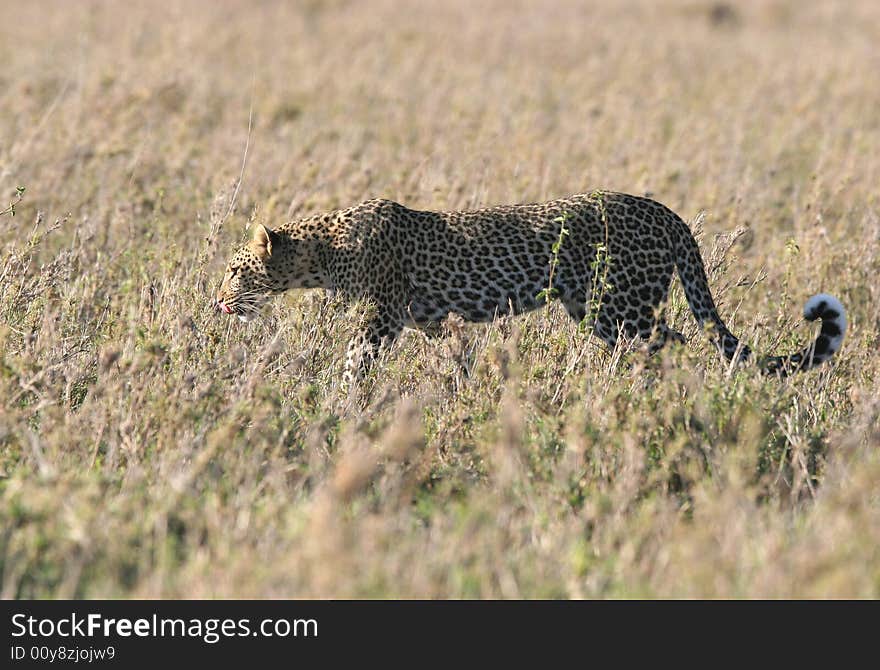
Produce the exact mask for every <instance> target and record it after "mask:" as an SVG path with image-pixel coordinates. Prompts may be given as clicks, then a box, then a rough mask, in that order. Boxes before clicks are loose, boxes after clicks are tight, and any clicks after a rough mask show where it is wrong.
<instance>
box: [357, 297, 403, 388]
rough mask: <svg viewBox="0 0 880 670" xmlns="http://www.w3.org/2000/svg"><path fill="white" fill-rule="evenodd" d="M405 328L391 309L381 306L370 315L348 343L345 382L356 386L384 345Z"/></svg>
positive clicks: (392, 340) (387, 344) (389, 342)
mask: <svg viewBox="0 0 880 670" xmlns="http://www.w3.org/2000/svg"><path fill="white" fill-rule="evenodd" d="M401 330H403V319H402V318H400V317H399V316H398V315H396V314H394V312H393V311H392V310H390V309H383V308H379V309H377V310H376V311H375V312H374V313H372V314H370V315H368V316H367V317H366V319H365V321H364V323H363V324H362V326H361V327H360V328H359V329H358V331H357V332H356V333H355V335H354V337H352V338H351V341H350V342H349V344H348V352H347V354H346V357H345V373H344V375H343V378H342V380H343V384H344V386H345V387H346V388H349V389H351V388H354V386H355V385H356V384H357V383H359V382H360V381H361V380H363V378H364V377H365V376H366V374H367V373H368V372H369V370H370V367H371V366H372V365H373V362H374V361H375V360H376V357H377V356H378V355H379V352H380V350H381V349H382V348H383V347H387V346H389V345H391V343H392V342H394V340H395V339H397V336H398V335H400V331H401Z"/></svg>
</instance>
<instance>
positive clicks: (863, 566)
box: [0, 0, 880, 598]
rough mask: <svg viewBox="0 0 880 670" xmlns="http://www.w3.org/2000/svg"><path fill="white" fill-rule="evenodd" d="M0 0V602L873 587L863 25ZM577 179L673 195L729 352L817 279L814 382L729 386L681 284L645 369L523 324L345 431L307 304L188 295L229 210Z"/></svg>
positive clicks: (589, 6)
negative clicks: (668, 326)
mask: <svg viewBox="0 0 880 670" xmlns="http://www.w3.org/2000/svg"><path fill="white" fill-rule="evenodd" d="M725 7H726V9H725ZM0 9H2V15H3V21H2V23H0V62H2V63H3V68H2V70H0V195H2V197H3V200H2V203H0V209H3V208H5V206H6V203H7V202H11V201H13V200H15V199H16V195H15V189H16V187H17V186H19V185H21V186H24V187H25V188H26V191H25V193H24V197H23V200H22V201H21V202H20V203H18V205H17V206H16V208H15V214H16V215H15V217H12V216H10V214H9V213H6V214H5V215H2V216H0V249H2V251H0V254H2V255H0V396H2V398H3V402H2V406H0V594H2V596H3V597H4V598H16V597H65V596H67V597H69V596H81V597H102V596H104V597H172V598H174V597H234V596H240V597H248V596H255V597H413V596H419V597H569V598H581V597H633V596H643V597H660V596H674V597H691V596H707V597H752V596H766V597H780V596H807V597H813V596H819V597H826V596H856V597H877V596H878V595H880V497H878V483H880V430H878V413H880V392H878V390H877V384H876V380H877V379H878V377H880V363H878V346H880V344H878V331H880V282H878V275H880V252H878V242H880V113H878V110H880V86H878V77H877V73H878V72H880V48H878V46H877V45H878V43H880V6H878V5H877V3H875V2H869V1H865V2H855V1H852V2H798V1H796V0H789V1H784V0H767V1H754V2H742V3H731V4H730V5H721V4H719V3H706V2H700V1H698V0H676V1H667V2H647V1H645V2H641V1H632V2H616V1H612V0H599V1H597V2H569V1H560V2H553V3H550V2H547V3H537V2H526V1H521V2H508V1H502V0H496V1H491V2H480V3H474V2H472V1H471V0H461V1H460V2H459V1H458V0H456V1H454V2H447V1H444V2H430V3H429V2H424V3H392V2H389V1H381V0H379V1H370V2H344V1H340V2H333V1H329V0H328V1H325V2H322V1H321V0H311V1H309V2H300V3H281V2H272V1H268V0H267V1H264V2H244V1H242V2H234V1H223V2H208V1H205V2H198V3H197V2H168V3H159V2H145V3H135V2H126V3H117V2H86V1H82V2H47V1H31V2H27V3H21V2H15V3H13V2H2V3H0ZM251 110H252V115H251ZM249 118H250V119H251V131H250V134H249V133H248V123H249ZM248 137H249V142H248ZM246 143H247V144H248V148H247V156H246V158H247V161H246V166H245V169H244V171H243V180H242V181H241V183H240V184H239V177H240V176H241V175H242V164H243V158H244V157H245V146H246ZM239 186H240V188H239ZM594 188H607V189H615V190H623V191H628V192H633V193H644V192H651V193H653V194H654V197H655V198H657V199H659V200H661V201H662V202H664V203H666V204H667V205H669V206H670V207H672V208H673V209H675V210H677V211H678V212H680V213H681V214H682V216H683V217H685V218H686V219H690V220H694V219H696V218H697V217H698V215H699V213H700V212H705V219H704V222H703V225H702V227H703V229H704V232H703V234H702V237H701V242H702V246H703V249H704V253H705V255H706V257H707V259H710V260H709V265H710V269H711V283H712V286H713V290H714V291H715V294H716V298H717V300H718V302H719V303H720V306H721V310H722V314H723V316H724V317H725V319H726V320H727V321H728V325H730V326H731V328H732V329H733V330H734V331H735V332H737V333H739V334H741V335H742V336H744V337H745V338H746V340H747V341H749V342H750V343H751V344H752V345H753V346H754V347H755V348H756V349H757V350H758V351H760V352H768V351H771V350H773V351H776V350H779V351H782V350H793V349H794V348H796V347H797V346H799V345H800V344H803V343H804V342H806V341H808V340H809V339H810V338H811V337H812V335H813V330H812V329H811V328H810V327H808V326H807V325H805V324H804V323H803V322H802V321H801V320H800V316H799V315H800V310H801V306H802V303H803V301H804V300H805V299H806V298H807V297H808V296H810V295H812V294H813V293H816V292H818V291H820V290H824V291H828V292H833V293H835V294H837V295H839V296H840V297H841V299H842V300H843V301H844V303H845V304H846V306H847V308H848V310H849V314H850V322H851V328H850V331H849V333H848V337H847V340H846V343H845V345H844V348H843V350H842V351H841V352H840V354H839V356H838V357H837V359H836V360H835V362H834V363H833V364H832V365H829V366H826V367H825V368H823V369H821V370H819V371H816V372H811V373H809V374H805V375H801V376H798V377H796V378H792V379H790V380H787V381H785V382H780V381H778V380H774V379H767V378H762V377H759V376H758V375H756V374H755V372H754V371H753V370H750V369H744V370H739V371H731V370H729V369H728V368H727V367H726V366H724V365H722V364H721V363H720V362H719V361H718V359H717V357H716V356H715V355H714V353H713V350H712V349H711V347H710V346H709V345H708V344H707V343H706V340H705V338H704V337H703V336H702V335H701V334H700V333H698V332H696V328H695V326H694V325H693V321H692V319H691V318H690V316H689V314H688V312H687V309H686V306H685V305H684V302H683V298H682V294H681V291H680V288H678V286H677V285H676V288H675V289H674V291H673V296H672V304H671V308H670V312H671V316H672V321H673V325H674V326H676V327H677V328H679V329H682V330H684V332H685V333H686V335H688V337H689V338H690V339H691V343H690V344H689V345H688V346H687V347H684V348H676V349H672V350H670V351H669V352H667V353H666V354H664V356H661V357H658V358H657V359H656V360H650V361H646V360H645V359H644V358H642V357H640V356H639V355H638V354H626V352H623V351H617V352H612V353H609V352H607V351H605V350H604V349H603V348H602V347H601V346H599V345H598V344H597V342H596V341H595V340H590V339H587V338H586V337H585V336H584V335H583V334H582V333H579V332H578V330H577V328H576V327H575V326H574V325H572V324H569V323H568V320H567V317H566V316H565V315H564V314H563V313H562V312H561V310H559V309H557V308H556V306H552V307H551V308H549V309H548V310H545V311H543V312H540V313H534V314H532V315H530V316H528V317H526V318H522V319H515V320H503V321H500V322H498V323H495V324H493V325H491V326H461V325H460V324H451V325H450V331H451V332H450V335H449V336H448V337H447V338H445V339H439V340H428V339H425V338H424V337H423V336H422V335H420V334H416V333H410V334H408V335H407V337H405V338H404V339H403V341H402V342H401V343H400V344H399V346H397V347H396V348H395V349H394V350H393V351H392V352H391V353H390V354H389V355H388V356H387V357H386V359H385V361H384V363H383V365H382V366H381V367H380V368H379V369H378V370H376V371H375V374H373V375H372V377H371V378H370V380H369V382H368V390H369V392H370V396H369V402H368V404H367V405H366V407H364V408H362V409H360V408H356V407H352V406H350V405H347V404H346V401H345V397H344V395H343V394H342V393H341V392H340V388H339V377H340V372H341V369H342V362H343V361H342V358H343V357H342V352H343V351H344V347H345V342H346V339H347V337H348V334H349V332H350V331H351V326H352V318H351V315H346V314H345V313H341V312H340V311H339V310H338V309H337V306H336V305H334V304H332V303H331V302H328V300H327V299H326V298H325V297H323V295H321V294H319V293H315V292H311V293H306V292H302V293H296V294H291V295H289V296H286V297H285V298H283V299H279V300H277V301H275V302H274V303H273V305H272V308H271V309H270V313H269V314H268V316H267V318H266V319H264V320H263V321H261V322H258V323H254V324H249V325H246V326H244V325H240V324H238V323H237V322H233V321H231V320H229V319H226V318H221V317H219V316H217V315H215V314H213V313H212V312H211V310H210V302H209V301H210V296H211V294H212V292H213V290H214V289H215V287H216V282H217V281H218V280H219V273H220V272H221V270H222V267H223V264H224V260H225V257H226V255H227V254H228V252H229V250H230V249H231V248H232V247H233V246H234V245H235V244H236V243H238V242H239V241H240V240H241V239H242V237H243V235H244V234H245V228H246V227H247V225H248V223H249V222H262V223H266V224H268V225H274V224H277V223H279V222H281V221H284V220H285V219H287V218H289V217H295V216H297V215H302V214H306V213H311V212H315V211H321V210H326V209H329V208H333V207H337V206H347V205H350V204H353V203H355V202H357V201H360V200H363V199H366V198H369V197H376V196H384V197H389V198H393V199H397V200H399V201H401V202H404V203H406V204H408V205H411V206H414V207H423V208H465V207H472V206H478V205H487V204H497V203H511V202H524V201H535V200H541V199H546V198H551V197H554V196H562V195H566V194H569V193H573V192H582V191H586V190H590V189H594ZM743 227H745V228H747V229H748V232H747V233H746V234H743V235H734V234H732V233H733V232H734V231H736V230H737V229H739V228H743ZM548 260H549V259H548Z"/></svg>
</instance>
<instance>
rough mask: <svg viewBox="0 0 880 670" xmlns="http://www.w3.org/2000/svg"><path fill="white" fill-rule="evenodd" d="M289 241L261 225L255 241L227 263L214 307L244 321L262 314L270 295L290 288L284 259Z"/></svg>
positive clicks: (241, 249) (242, 248)
mask: <svg viewBox="0 0 880 670" xmlns="http://www.w3.org/2000/svg"><path fill="white" fill-rule="evenodd" d="M286 243H287V240H285V239H284V238H283V236H282V235H280V234H279V233H276V232H275V231H273V230H271V229H269V228H267V227H266V226H263V225H258V226H257V227H256V228H255V229H254V235H253V237H252V238H251V240H250V241H249V242H248V243H247V244H245V245H244V246H243V247H241V248H240V249H239V250H238V251H236V252H235V254H234V255H233V256H232V259H231V260H230V261H229V263H228V264H227V266H226V272H225V273H224V274H223V281H222V282H221V284H220V289H219V290H218V291H217V301H216V302H215V303H214V307H215V308H216V309H217V310H218V311H221V312H224V313H225V314H235V315H236V316H237V317H238V318H239V319H241V320H242V321H251V320H252V319H254V318H255V317H256V316H258V315H259V313H260V308H261V307H262V306H263V304H265V302H266V301H267V300H268V299H269V296H270V295H272V294H274V293H281V292H282V291H284V290H285V289H287V288H288V285H287V282H286V281H285V278H284V272H283V270H284V263H283V261H282V258H281V257H282V256H283V253H282V252H283V251H285V250H286V249H285V247H286Z"/></svg>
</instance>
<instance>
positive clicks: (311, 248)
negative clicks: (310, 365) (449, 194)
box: [216, 191, 846, 379]
mask: <svg viewBox="0 0 880 670" xmlns="http://www.w3.org/2000/svg"><path fill="white" fill-rule="evenodd" d="M675 269H677V270H678V273H679V276H680V278H681V281H682V284H683V286H684V292H685V296H686V297H687V301H688V304H689V305H690V308H691V310H692V312H693V314H694V316H695V317H696V319H697V321H698V323H699V324H701V325H707V326H709V327H710V329H711V331H712V332H713V333H714V338H715V342H716V345H717V347H718V349H719V350H720V351H721V352H722V353H723V354H724V355H725V356H726V357H727V358H728V359H732V358H734V357H737V358H738V359H746V358H749V357H750V354H751V352H750V350H749V348H748V347H747V346H744V345H742V344H741V343H740V342H739V340H738V339H737V338H736V337H735V336H734V335H733V334H732V333H731V332H730V331H729V330H728V328H727V326H726V325H725V324H724V322H723V321H722V320H721V317H720V316H719V315H718V310H717V309H716V307H715V302H714V300H713V299H712V294H711V292H710V291H709V285H708V282H707V280H706V273H705V270H704V267H703V261H702V258H701V256H700V251H699V247H698V246H697V243H696V241H695V240H694V237H693V235H692V234H691V231H690V229H689V228H688V226H687V224H685V222H684V221H683V220H682V219H681V218H680V217H679V216H678V215H676V214H675V213H674V212H672V211H671V210H669V209H668V208H666V207H665V206H663V205H661V204H660V203H658V202H655V201H653V200H650V199H648V198H642V197H637V196H632V195H626V194H622V193H611V192H606V191H594V192H592V193H587V194H581V195H573V196H570V197H568V198H561V199H558V200H552V201H549V202H544V203H540V204H527V205H513V206H502V207H491V208H487V209H480V210H474V211H455V212H434V211H416V210H412V209H409V208H407V207H404V206H403V205H401V204H398V203H396V202H392V201H390V200H381V199H377V200H368V201H366V202H364V203H361V204H359V205H356V206H354V207H351V208H348V209H343V210H338V211H334V212H330V213H327V214H321V215H317V216H312V217H309V218H305V219H301V220H298V221H292V222H289V223H286V224H284V225H282V226H280V227H279V228H278V229H277V230H270V229H268V228H266V227H264V226H258V227H257V228H256V230H255V234H254V237H253V239H252V240H251V241H250V242H249V243H248V244H247V245H245V246H244V247H243V248H242V249H240V250H239V251H238V252H237V253H236V254H235V255H234V256H233V258H232V260H231V261H230V262H229V264H228V266H227V268H226V273H225V275H224V277H223V281H222V284H221V287H220V290H219V292H218V294H217V301H216V306H217V308H218V309H220V310H221V311H224V312H226V313H228V314H236V315H238V316H239V317H240V318H242V319H243V320H249V319H250V318H252V317H253V316H255V315H256V314H257V313H258V312H259V308H260V306H261V305H262V303H263V302H265V300H266V299H267V297H268V296H269V295H271V294H276V293H280V292H283V291H286V290H288V289H291V288H325V289H332V290H335V291H338V292H340V293H341V294H342V295H343V296H344V297H345V298H346V299H347V300H349V301H355V300H358V299H367V300H368V301H369V302H370V303H371V305H372V308H373V309H372V311H371V312H370V316H369V318H368V319H367V320H366V323H365V324H364V326H363V328H362V329H361V330H360V331H359V332H358V334H357V336H356V337H355V338H354V339H353V341H352V342H351V344H350V346H349V352H348V359H347V362H346V370H347V376H348V378H349V379H351V378H352V377H353V376H357V375H360V374H363V372H364V371H365V370H366V369H367V368H368V367H369V365H370V363H371V361H372V360H373V359H374V357H375V356H376V353H377V352H378V350H379V348H380V346H382V345H383V344H387V343H390V342H391V341H393V340H394V339H395V338H396V337H397V336H398V334H399V333H400V332H401V330H402V329H403V328H404V327H414V328H421V329H425V330H429V331H434V330H436V329H438V326H439V323H440V321H441V320H442V319H444V318H445V317H446V316H447V315H448V314H449V313H455V314H458V315H460V316H461V317H463V318H464V319H465V320H467V321H489V320H492V319H494V318H495V317H496V316H498V315H500V314H519V313H521V312H526V311H529V310H533V309H535V308H537V307H539V306H540V305H542V304H543V302H544V300H546V299H547V298H548V297H549V296H554V297H558V298H559V299H560V301H561V302H562V304H563V305H564V307H565V309H566V310H567V312H568V313H569V315H571V317H572V318H573V319H574V320H575V321H577V322H578V323H582V322H584V323H586V324H587V325H588V326H590V328H591V329H592V331H593V332H594V333H595V334H596V335H598V336H599V337H600V338H601V339H602V340H604V341H605V342H606V343H607V344H608V345H609V346H612V347H613V346H614V345H615V343H616V342H617V339H618V337H619V335H620V334H621V333H623V334H625V335H627V336H629V337H635V336H638V337H640V338H642V339H644V340H646V341H647V342H648V344H649V348H650V349H651V350H656V349H658V348H659V347H661V346H662V345H663V344H664V343H665V342H666V341H667V340H669V339H674V340H679V341H683V340H684V338H683V337H682V336H681V334H680V333H677V332H675V331H673V330H671V329H670V328H669V327H668V326H667V325H666V322H665V320H664V317H663V313H662V307H663V305H664V304H665V302H666V299H667V295H668V292H669V286H670V282H671V280H672V275H673V271H674V270H675ZM548 289H549V290H548ZM804 316H805V318H807V319H809V320H814V319H817V318H818V319H821V320H822V327H821V331H820V333H819V336H818V337H817V339H816V341H815V342H814V343H813V344H812V345H810V346H808V347H807V348H805V349H804V350H802V351H800V352H798V353H795V354H792V355H790V356H769V357H766V358H763V359H761V360H760V361H759V365H760V367H761V369H762V370H764V371H766V372H773V373H777V374H781V375H784V374H788V373H789V372H793V371H796V370H805V369H808V368H810V367H813V366H815V365H818V364H820V363H822V362H823V361H825V360H827V359H829V358H830V357H831V356H832V355H833V354H834V353H835V352H836V351H837V350H838V349H839V348H840V345H841V342H842V340H843V334H844V331H845V328H846V316H845V314H844V310H843V306H842V305H841V304H840V301H838V300H837V299H836V298H834V297H832V296H829V295H825V294H821V295H818V296H814V297H813V298H811V299H810V300H809V301H808V302H807V306H806V308H805V310H804Z"/></svg>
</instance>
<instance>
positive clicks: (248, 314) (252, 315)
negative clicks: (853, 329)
mask: <svg viewBox="0 0 880 670" xmlns="http://www.w3.org/2000/svg"><path fill="white" fill-rule="evenodd" d="M214 309H216V310H217V311H218V312H222V313H223V314H228V315H230V316H232V315H235V316H237V317H238V320H239V321H241V322H242V323H250V322H251V321H253V320H254V319H256V318H257V316H259V309H258V308H257V307H250V306H248V305H236V306H235V307H231V306H230V305H228V304H226V303H225V302H224V301H222V300H217V301H216V302H215V303H214Z"/></svg>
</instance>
